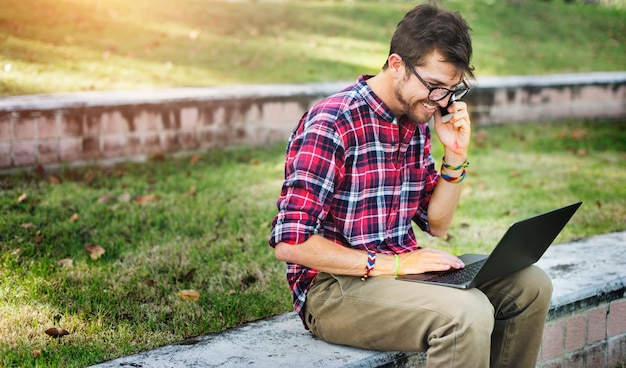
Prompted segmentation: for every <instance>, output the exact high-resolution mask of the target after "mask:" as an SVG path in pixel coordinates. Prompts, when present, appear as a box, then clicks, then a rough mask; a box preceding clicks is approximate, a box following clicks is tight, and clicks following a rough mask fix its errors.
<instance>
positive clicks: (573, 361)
mask: <svg viewBox="0 0 626 368" xmlns="http://www.w3.org/2000/svg"><path fill="white" fill-rule="evenodd" d="M563 367H567V368H585V353H584V351H579V352H576V353H574V354H572V355H569V356H567V357H566V358H565V359H564V360H563Z"/></svg>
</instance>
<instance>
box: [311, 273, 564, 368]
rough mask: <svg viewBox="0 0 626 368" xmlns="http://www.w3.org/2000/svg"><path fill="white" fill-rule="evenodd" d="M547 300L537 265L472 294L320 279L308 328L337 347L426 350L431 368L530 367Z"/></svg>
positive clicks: (385, 280) (377, 280) (382, 281)
mask: <svg viewBox="0 0 626 368" xmlns="http://www.w3.org/2000/svg"><path fill="white" fill-rule="evenodd" d="M551 295H552V283H551V282H550V279H549V278H548V276H547V275H546V273H545V272H544V271H543V270H541V269H540V268H539V267H536V266H531V267H528V268H526V269H523V270H521V271H518V272H516V273H514V274H512V275H509V276H507V277H505V278H502V279H498V280H495V281H490V282H488V283H486V284H484V285H482V286H480V287H479V288H475V289H470V290H457V289H453V288H449V287H444V286H433V285H426V284H419V283H414V282H406V281H398V280H395V279H394V278H393V277H370V278H368V279H367V280H366V281H365V282H363V281H361V278H360V277H350V276H335V275H330V274H326V273H320V274H319V275H318V276H317V279H316V280H315V283H314V284H313V286H312V288H311V289H310V290H309V292H308V295H307V300H306V304H305V320H306V321H305V322H306V324H307V326H308V327H309V328H310V329H311V331H312V332H313V333H314V334H315V335H316V336H318V337H319V338H320V339H322V340H325V341H328V342H331V343H335V344H342V345H350V346H355V347H360V348H366V349H374V350H382V351H426V352H427V365H428V367H430V368H432V367H463V368H471V367H481V368H484V367H489V366H491V367H498V368H504V367H529V368H530V367H535V365H536V362H537V356H538V352H539V348H540V346H541V337H542V334H543V327H544V324H545V320H546V314H547V312H548V308H549V306H550V298H551Z"/></svg>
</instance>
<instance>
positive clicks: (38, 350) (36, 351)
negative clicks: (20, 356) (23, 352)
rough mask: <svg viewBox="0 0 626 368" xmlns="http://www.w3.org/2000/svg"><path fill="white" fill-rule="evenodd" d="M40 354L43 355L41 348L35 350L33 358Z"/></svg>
mask: <svg viewBox="0 0 626 368" xmlns="http://www.w3.org/2000/svg"><path fill="white" fill-rule="evenodd" d="M40 355H41V349H35V350H33V358H37V357H38V356H40Z"/></svg>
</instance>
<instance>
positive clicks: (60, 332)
mask: <svg viewBox="0 0 626 368" xmlns="http://www.w3.org/2000/svg"><path fill="white" fill-rule="evenodd" d="M69 334H70V333H69V332H68V331H67V330H66V329H64V328H61V327H51V328H49V329H47V330H46V335H48V336H52V337H54V338H55V339H56V338H57V337H62V336H65V335H69Z"/></svg>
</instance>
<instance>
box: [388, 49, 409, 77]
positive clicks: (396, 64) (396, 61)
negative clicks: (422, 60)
mask: <svg viewBox="0 0 626 368" xmlns="http://www.w3.org/2000/svg"><path fill="white" fill-rule="evenodd" d="M387 63H388V64H389V69H391V71H392V72H393V73H394V74H396V73H404V72H405V71H404V61H403V60H402V58H401V57H400V55H398V54H395V53H394V54H391V55H389V57H388V58H387Z"/></svg>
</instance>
